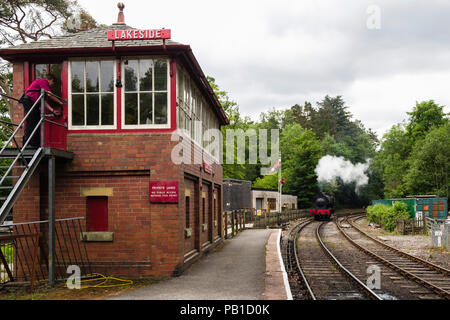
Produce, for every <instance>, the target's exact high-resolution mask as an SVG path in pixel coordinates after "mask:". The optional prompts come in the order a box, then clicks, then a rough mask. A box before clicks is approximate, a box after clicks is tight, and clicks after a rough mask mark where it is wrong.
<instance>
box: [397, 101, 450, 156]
mask: <svg viewBox="0 0 450 320" xmlns="http://www.w3.org/2000/svg"><path fill="white" fill-rule="evenodd" d="M443 108H444V107H443V106H439V105H438V104H436V103H435V102H434V101H433V100H428V101H423V102H421V103H416V106H415V107H414V109H413V111H412V112H408V115H409V122H408V125H407V126H406V132H407V135H408V139H409V147H410V148H412V147H413V146H414V144H415V143H416V142H417V141H419V140H421V139H423V138H424V137H425V136H426V134H427V133H428V132H430V131H431V130H432V129H433V128H437V127H440V126H443V125H444V124H446V123H448V117H447V116H446V114H445V113H444V111H443Z"/></svg>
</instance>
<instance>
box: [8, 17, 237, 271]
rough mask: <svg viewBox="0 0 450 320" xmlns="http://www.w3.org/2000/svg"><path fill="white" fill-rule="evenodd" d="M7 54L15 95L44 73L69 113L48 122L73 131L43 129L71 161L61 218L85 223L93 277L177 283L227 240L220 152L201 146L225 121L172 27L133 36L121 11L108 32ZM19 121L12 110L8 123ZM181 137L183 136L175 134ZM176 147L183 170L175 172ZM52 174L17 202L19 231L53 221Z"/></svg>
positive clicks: (60, 193)
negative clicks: (99, 272)
mask: <svg viewBox="0 0 450 320" xmlns="http://www.w3.org/2000/svg"><path fill="white" fill-rule="evenodd" d="M0 56H1V57H2V58H4V59H6V60H8V61H10V62H11V63H12V65H13V86H14V96H15V97H20V96H21V95H22V93H23V92H24V91H25V89H26V88H27V87H28V86H29V85H30V83H31V82H32V81H33V80H35V79H37V78H40V77H43V76H44V75H45V74H46V73H49V72H50V73H52V74H54V75H55V76H56V77H57V78H58V81H57V84H56V85H55V87H54V88H52V90H53V92H54V93H55V94H57V95H59V96H61V97H62V98H64V99H66V100H67V104H66V105H65V106H64V109H63V115H62V116H61V117H59V118H57V117H55V118H54V119H53V121H54V122H58V123H60V124H66V125H67V128H63V127H60V126H54V125H53V126H52V125H51V124H49V123H47V124H46V131H45V132H46V133H45V134H46V137H45V144H46V145H45V147H47V148H50V149H51V150H53V151H55V150H60V151H62V152H66V153H68V154H70V155H71V156H70V157H68V158H69V159H68V160H66V161H56V170H55V172H56V174H55V197H54V212H55V216H56V219H64V218H71V217H83V218H84V220H82V222H81V224H82V232H80V234H76V235H75V236H76V237H78V238H80V239H82V240H83V243H84V245H85V246H86V249H87V253H88V257H89V263H90V264H91V265H92V270H93V271H96V270H102V271H103V272H108V273H109V274H114V275H123V276H149V275H155V276H170V275H177V274H179V273H181V272H182V271H183V270H184V269H185V268H186V267H187V266H189V265H190V264H191V263H192V262H194V261H196V260H197V259H198V258H200V257H201V256H202V255H203V254H204V253H205V252H207V251H209V250H212V249H213V248H214V247H215V246H217V245H218V244H219V243H220V242H221V241H222V225H223V223H222V219H221V217H222V202H223V200H222V167H221V165H220V161H219V159H221V157H222V154H221V150H213V151H211V152H208V151H207V150H206V148H205V147H206V144H207V141H210V139H211V137H210V136H207V134H208V130H209V129H218V130H220V127H221V126H222V125H226V124H228V123H229V122H228V119H227V117H226V115H225V113H224V110H223V109H222V107H221V105H220V103H219V101H218V100H217V97H216V96H215V94H214V92H213V90H212V88H211V87H210V85H209V84H208V81H207V79H206V77H205V75H204V73H203V72H202V69H201V68H200V65H199V63H198V62H197V60H196V58H195V57H194V55H193V53H192V50H191V48H190V46H189V45H184V44H180V43H177V42H174V41H172V40H170V30H167V29H161V30H136V29H133V28H131V27H129V26H127V25H126V24H125V23H124V21H123V15H122V12H121V13H120V14H119V20H118V22H117V23H116V24H113V25H111V26H107V27H98V28H95V29H91V30H87V31H82V32H79V33H76V34H73V35H66V36H59V37H55V38H52V39H48V40H41V41H37V42H31V43H26V44H20V45H17V46H13V47H9V48H5V49H1V50H0ZM23 117H24V111H23V107H22V105H20V104H15V106H14V108H13V110H12V118H13V119H12V120H13V122H14V123H19V122H20V120H21V119H22V118H23ZM177 129H184V130H185V132H186V133H185V134H184V135H181V136H176V135H175V136H173V135H172V134H173V133H174V132H175V131H176V130H177ZM204 140H207V141H204ZM180 144H182V145H184V146H187V148H185V149H183V150H188V154H187V151H183V152H182V153H183V158H184V159H188V161H185V162H184V163H181V164H177V163H175V162H174V161H173V154H174V148H176V147H177V146H180ZM188 147H190V148H188ZM175 154H176V152H175ZM199 159H200V160H199ZM48 174H49V173H48V167H47V163H44V162H43V163H42V164H40V165H39V166H38V168H37V169H36V171H35V172H34V173H33V175H32V176H31V178H30V180H29V181H28V183H27V184H26V185H25V187H24V189H23V191H22V192H21V193H20V196H19V198H18V200H17V201H16V202H15V205H14V208H13V219H14V223H18V222H30V221H42V220H46V219H48V210H49V208H48V202H47V199H48V191H47V190H48V182H47V181H48V177H47V176H48ZM96 268H97V269H96ZM104 270H106V271H104Z"/></svg>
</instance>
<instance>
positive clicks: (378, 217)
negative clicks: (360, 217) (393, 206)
mask: <svg viewBox="0 0 450 320" xmlns="http://www.w3.org/2000/svg"><path fill="white" fill-rule="evenodd" d="M389 208H390V207H389V206H387V205H384V204H381V203H379V204H376V205H374V206H368V207H367V220H369V221H370V222H373V223H376V224H380V225H381V224H382V219H383V216H384V215H385V214H386V212H387V211H388V210H389Z"/></svg>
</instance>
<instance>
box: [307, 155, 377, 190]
mask: <svg viewBox="0 0 450 320" xmlns="http://www.w3.org/2000/svg"><path fill="white" fill-rule="evenodd" d="M369 165H370V160H369V161H368V162H366V163H357V164H355V165H354V164H353V163H351V162H350V161H347V160H345V159H344V158H342V157H333V156H329V155H328V156H324V157H322V159H320V160H319V163H318V164H317V167H316V170H315V171H316V174H317V176H318V181H319V185H320V184H324V183H332V182H334V181H336V179H337V178H341V179H342V181H343V182H344V183H345V184H347V183H351V182H355V183H356V190H355V191H356V192H358V190H359V189H360V188H361V187H362V186H364V185H366V184H367V183H368V182H369V177H368V176H367V175H366V174H365V173H364V172H365V171H366V170H367V169H368V168H369Z"/></svg>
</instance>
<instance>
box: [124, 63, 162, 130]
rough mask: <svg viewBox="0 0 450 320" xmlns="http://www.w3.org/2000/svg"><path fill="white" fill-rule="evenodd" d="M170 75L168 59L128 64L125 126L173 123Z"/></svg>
mask: <svg viewBox="0 0 450 320" xmlns="http://www.w3.org/2000/svg"><path fill="white" fill-rule="evenodd" d="M168 75H169V73H168V63H167V60H164V59H128V60H125V61H124V124H125V126H146V125H147V126H148V125H151V126H154V125H168V124H169V116H168V115H169V113H168V106H169V104H168V98H169V97H168V87H169V84H168V79H169V76H168Z"/></svg>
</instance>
